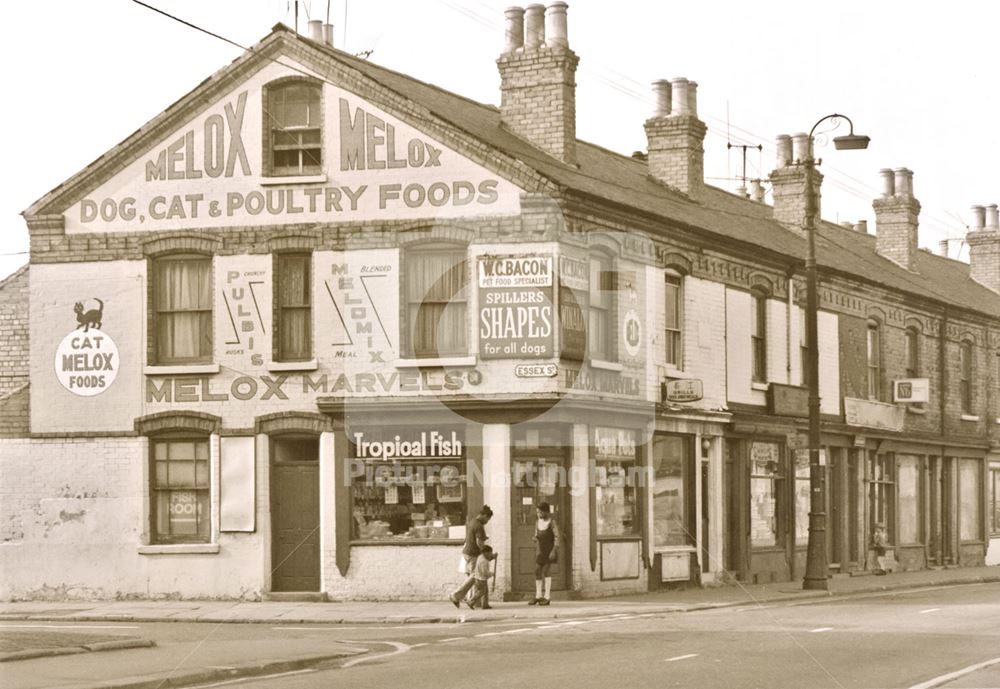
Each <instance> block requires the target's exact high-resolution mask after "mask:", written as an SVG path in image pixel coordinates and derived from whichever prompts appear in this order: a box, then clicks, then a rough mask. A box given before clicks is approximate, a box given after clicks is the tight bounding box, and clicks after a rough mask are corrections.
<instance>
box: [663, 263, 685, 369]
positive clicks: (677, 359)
mask: <svg viewBox="0 0 1000 689" xmlns="http://www.w3.org/2000/svg"><path fill="white" fill-rule="evenodd" d="M683 280H684V278H682V277H681V276H680V275H674V274H671V273H667V274H666V276H665V277H664V285H665V287H666V313H665V323H664V338H663V341H664V343H665V355H666V356H665V359H664V361H665V362H666V364H667V365H668V366H673V367H674V368H676V369H683V368H684V357H683V350H682V348H681V335H682V325H681V324H682V323H683V318H684V290H683Z"/></svg>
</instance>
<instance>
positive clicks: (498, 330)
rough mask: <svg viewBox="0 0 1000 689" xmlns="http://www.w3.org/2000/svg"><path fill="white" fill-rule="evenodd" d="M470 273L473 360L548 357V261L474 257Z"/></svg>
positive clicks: (551, 319)
mask: <svg viewBox="0 0 1000 689" xmlns="http://www.w3.org/2000/svg"><path fill="white" fill-rule="evenodd" d="M476 273H477V277H478V287H479V318H478V326H479V356H480V357H481V358H483V359H548V358H551V357H553V356H554V351H555V345H554V337H553V335H554V330H555V313H554V310H553V299H552V286H553V270H552V256H539V255H521V256H480V257H479V260H478V262H477V270H476Z"/></svg>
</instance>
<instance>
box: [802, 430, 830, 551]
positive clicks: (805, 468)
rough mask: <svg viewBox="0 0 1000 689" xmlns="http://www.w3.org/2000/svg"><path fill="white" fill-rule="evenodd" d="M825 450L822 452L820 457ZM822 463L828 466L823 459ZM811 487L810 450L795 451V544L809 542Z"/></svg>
mask: <svg viewBox="0 0 1000 689" xmlns="http://www.w3.org/2000/svg"><path fill="white" fill-rule="evenodd" d="M824 452H825V450H822V449H821V450H820V455H821V456H822V454H823V453H824ZM820 463H821V464H823V465H826V462H825V461H824V460H823V459H822V458H821V459H820ZM810 495H811V494H810V487H809V450H796V451H795V544H796V545H800V546H801V545H805V544H806V543H808V542H809V511H810V509H811V507H812V505H811V498H810Z"/></svg>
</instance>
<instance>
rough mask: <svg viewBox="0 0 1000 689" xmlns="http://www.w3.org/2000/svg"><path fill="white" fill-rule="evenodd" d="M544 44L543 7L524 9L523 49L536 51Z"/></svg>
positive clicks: (536, 6)
mask: <svg viewBox="0 0 1000 689" xmlns="http://www.w3.org/2000/svg"><path fill="white" fill-rule="evenodd" d="M544 42H545V6H544V5H528V6H527V7H525V8H524V49H525V50H537V49H538V48H540V47H541V46H542V44H543V43H544Z"/></svg>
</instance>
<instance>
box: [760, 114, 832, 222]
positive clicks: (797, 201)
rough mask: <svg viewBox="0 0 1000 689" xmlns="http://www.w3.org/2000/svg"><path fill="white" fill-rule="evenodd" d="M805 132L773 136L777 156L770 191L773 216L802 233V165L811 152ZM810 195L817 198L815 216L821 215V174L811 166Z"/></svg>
mask: <svg viewBox="0 0 1000 689" xmlns="http://www.w3.org/2000/svg"><path fill="white" fill-rule="evenodd" d="M811 144H812V142H811V141H809V135H808V134H795V135H794V136H788V135H787V134H781V135H779V136H777V137H776V138H775V147H776V148H777V152H778V153H777V158H776V160H775V168H774V170H772V171H771V193H772V194H773V196H774V219H775V220H777V221H778V222H780V223H781V224H783V225H785V226H787V227H788V228H789V229H791V230H794V231H796V232H798V233H799V234H803V233H804V231H805V230H804V227H805V222H806V167H805V165H803V164H802V161H804V160H805V159H806V158H807V157H808V156H810V155H811V153H812V146H811ZM812 181H813V194H814V195H815V198H816V218H817V220H818V219H819V218H821V217H822V215H821V213H820V209H821V208H822V204H821V203H820V201H821V198H822V194H821V193H820V189H821V188H822V186H823V175H822V174H820V172H819V170H817V169H816V167H815V165H814V166H813V179H812Z"/></svg>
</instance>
